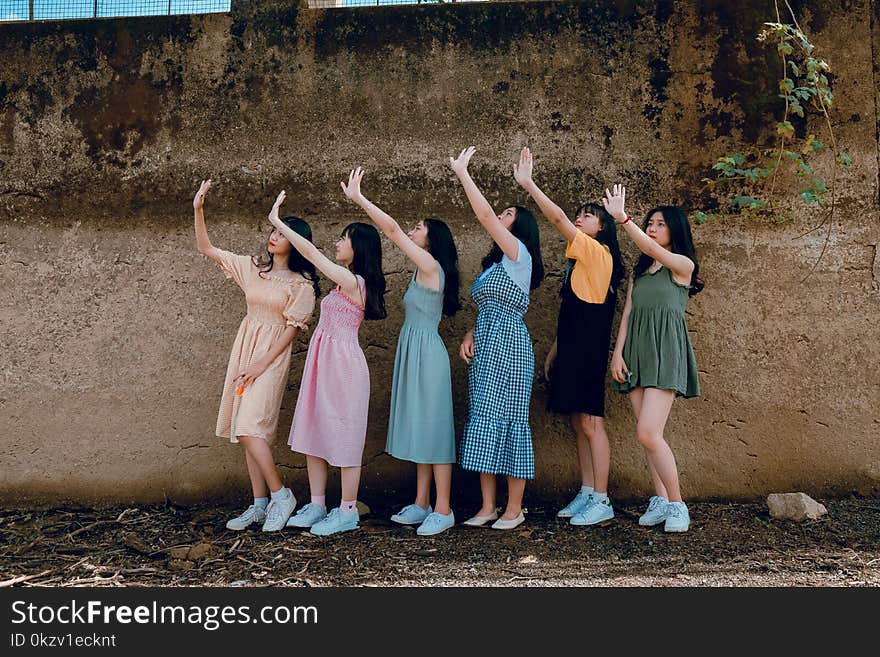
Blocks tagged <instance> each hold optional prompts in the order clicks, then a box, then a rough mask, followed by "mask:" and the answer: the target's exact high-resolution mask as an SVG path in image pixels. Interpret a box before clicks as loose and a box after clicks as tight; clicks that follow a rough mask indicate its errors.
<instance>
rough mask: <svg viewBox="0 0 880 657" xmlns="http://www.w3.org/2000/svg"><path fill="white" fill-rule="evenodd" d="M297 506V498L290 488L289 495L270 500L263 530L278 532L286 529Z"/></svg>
mask: <svg viewBox="0 0 880 657" xmlns="http://www.w3.org/2000/svg"><path fill="white" fill-rule="evenodd" d="M295 508H296V498H295V497H294V496H293V493H292V492H291V491H290V489H288V490H287V497H279V498H278V499H275V500H272V501H271V502H269V507H268V508H267V509H266V520H265V521H264V522H263V531H264V532H277V531H281V530H282V529H284V528H285V527H286V526H287V521H288V520H290V514H292V513H293V510H294V509H295Z"/></svg>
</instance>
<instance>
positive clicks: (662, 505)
mask: <svg viewBox="0 0 880 657" xmlns="http://www.w3.org/2000/svg"><path fill="white" fill-rule="evenodd" d="M667 506H669V500H667V499H666V498H665V497H660V496H658V495H654V496H653V497H651V499H650V500H649V501H648V510H647V511H645V512H644V513H643V514H642V515H641V516H640V517H639V524H640V525H641V526H642V527H653V526H654V525H659V524H660V523H661V522H666V507H667Z"/></svg>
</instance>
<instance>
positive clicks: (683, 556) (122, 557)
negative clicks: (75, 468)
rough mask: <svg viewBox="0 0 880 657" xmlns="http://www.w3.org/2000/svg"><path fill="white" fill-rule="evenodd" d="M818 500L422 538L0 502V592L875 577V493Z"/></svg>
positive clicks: (752, 582)
mask: <svg viewBox="0 0 880 657" xmlns="http://www.w3.org/2000/svg"><path fill="white" fill-rule="evenodd" d="M819 501H821V502H822V503H823V504H825V506H826V507H827V508H828V515H826V516H824V517H822V518H820V519H819V520H816V521H807V522H804V523H795V522H790V521H777V520H773V519H771V518H770V517H769V514H768V512H767V507H766V504H765V503H764V502H763V500H761V501H754V502H745V503H743V502H736V503H719V502H712V503H709V502H706V503H694V504H691V505H690V509H691V518H692V524H691V530H690V532H688V533H687V534H683V535H667V534H664V533H663V531H662V528H661V527H657V528H653V529H647V528H642V527H639V526H638V524H637V518H638V515H639V513H641V511H642V508H641V504H638V505H636V504H626V503H624V504H618V505H617V506H616V512H617V517H616V518H615V520H614V521H613V522H612V523H610V524H609V525H607V526H605V527H596V528H590V529H584V528H577V527H572V526H570V525H569V524H568V523H567V522H566V521H562V520H557V519H556V518H555V516H554V513H555V509H550V508H549V507H548V508H535V507H533V508H531V509H530V510H529V513H528V515H527V516H526V522H525V523H524V524H523V525H521V526H520V527H519V528H517V529H516V530H513V531H510V532H501V531H497V530H491V529H482V528H469V527H464V526H462V525H457V526H456V527H455V528H453V529H452V530H450V531H448V532H445V533H444V534H441V535H439V536H436V537H430V538H422V537H419V536H417V535H416V533H415V529H414V528H411V527H400V526H398V525H395V524H394V523H392V522H390V521H389V520H388V519H387V518H388V516H389V515H390V513H392V512H393V510H392V509H380V508H374V509H372V510H371V511H370V513H368V514H366V515H364V516H363V517H362V521H361V527H360V528H359V529H358V530H356V531H354V532H349V533H346V534H342V535H338V536H334V537H328V538H318V537H315V536H312V535H311V534H308V533H306V532H302V531H299V530H290V529H289V530H284V531H282V532H278V533H271V534H263V533H261V532H260V531H259V528H253V529H250V530H246V531H244V532H231V531H228V530H226V529H225V521H226V519H227V518H228V517H229V516H230V514H232V513H233V512H234V511H236V509H233V508H231V507H212V506H207V505H203V506H199V507H187V508H182V507H177V506H174V505H171V504H166V505H159V506H146V507H116V508H104V509H73V508H64V509H47V510H9V509H5V510H2V511H0V536H2V542H0V580H2V581H0V587H5V586H54V587H60V586H308V587H318V586H468V587H477V586H507V587H521V586H772V587H777V586H878V585H880V499H878V498H862V497H849V498H845V499H837V500H819ZM464 519H465V518H464V517H459V518H458V520H459V522H461V521H462V520H464Z"/></svg>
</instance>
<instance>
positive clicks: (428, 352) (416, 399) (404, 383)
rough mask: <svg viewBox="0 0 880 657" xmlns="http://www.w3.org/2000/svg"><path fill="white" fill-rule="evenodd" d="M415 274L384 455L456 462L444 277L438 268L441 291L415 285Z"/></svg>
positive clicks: (397, 356)
mask: <svg viewBox="0 0 880 657" xmlns="http://www.w3.org/2000/svg"><path fill="white" fill-rule="evenodd" d="M438 266H439V265H438ZM417 273H418V270H416V271H415V272H413V277H412V280H410V282H409V287H408V288H407V290H406V293H405V294H404V295H403V307H404V310H405V317H404V321H403V326H402V327H401V329H400V337H399V338H398V340H397V353H396V354H395V356H394V380H393V381H392V383H391V412H390V415H389V418H388V440H387V442H386V444H385V451H386V452H388V453H389V454H391V456H393V457H395V458H398V459H402V460H404V461H413V462H414V463H455V425H454V422H453V416H452V379H451V376H450V371H449V353H448V352H447V351H446V345H445V344H443V339H442V338H441V337H440V334H439V333H438V332H437V326H438V325H439V324H440V318H441V316H442V314H443V289H444V285H445V284H446V275H445V274H444V272H443V268H442V267H440V289H439V290H438V291H434V290H432V289H430V288H427V287H425V286H423V285H420V284H419V283H418V282H416V274H417Z"/></svg>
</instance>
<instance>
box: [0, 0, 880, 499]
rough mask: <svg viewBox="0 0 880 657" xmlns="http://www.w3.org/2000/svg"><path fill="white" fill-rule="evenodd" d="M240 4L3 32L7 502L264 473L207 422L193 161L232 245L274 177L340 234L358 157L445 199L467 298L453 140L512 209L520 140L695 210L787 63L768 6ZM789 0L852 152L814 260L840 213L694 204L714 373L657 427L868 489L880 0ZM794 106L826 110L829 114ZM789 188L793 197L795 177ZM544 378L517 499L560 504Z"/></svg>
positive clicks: (218, 363) (705, 482) (641, 205)
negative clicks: (344, 183)
mask: <svg viewBox="0 0 880 657" xmlns="http://www.w3.org/2000/svg"><path fill="white" fill-rule="evenodd" d="M234 4H235V6H236V9H235V11H234V12H233V13H232V14H231V15H214V16H198V17H171V18H150V19H132V20H102V21H87V22H65V23H48V24H38V25H6V26H0V289H2V295H0V313H2V314H0V317H2V331H0V354H2V360H0V373H2V378H0V383H2V387H0V427H2V429H3V431H2V434H0V441H2V449H0V474H2V477H0V498H2V499H4V500H5V501H6V502H7V503H21V502H41V501H47V500H57V499H59V498H61V499H71V500H77V501H84V502H91V501H101V500H103V501H128V500H131V501H152V500H161V499H164V498H171V499H173V500H175V501H180V502H186V501H190V500H195V499H202V498H205V497H207V496H219V495H223V494H226V495H230V496H232V495H236V496H238V495H241V494H244V493H245V491H247V485H246V474H245V469H244V465H243V462H242V455H241V452H240V449H239V448H238V447H233V446H230V445H228V444H226V443H224V441H222V440H220V439H217V438H215V437H214V436H213V428H214V422H215V418H216V412H217V405H218V396H219V389H220V385H221V383H222V378H223V372H224V370H225V366H226V360H227V356H228V349H229V346H230V344H231V342H232V339H233V337H234V333H235V330H236V326H237V325H238V322H239V321H240V319H241V316H242V315H243V312H244V301H243V298H242V296H241V294H240V292H239V291H238V289H237V288H235V287H234V285H232V284H231V283H229V282H227V281H225V279H224V278H223V276H222V275H221V274H220V273H219V272H218V271H217V270H216V268H215V267H214V266H213V265H212V263H210V262H207V261H205V260H204V259H202V258H201V257H200V256H198V255H197V254H196V252H195V249H194V239H193V235H192V217H191V204H190V202H191V197H192V194H193V193H194V192H195V190H196V188H197V186H198V181H199V180H200V179H202V178H205V177H209V176H210V177H212V178H214V179H215V180H217V181H219V182H218V184H217V186H216V188H215V190H213V191H212V192H211V195H210V198H209V200H208V203H207V217H208V222H209V229H210V232H211V235H212V238H213V239H214V242H215V243H216V244H218V245H220V246H223V247H225V248H228V249H232V250H236V251H239V252H243V253H257V252H259V251H260V250H261V249H262V248H263V245H264V241H265V235H266V234H265V232H261V226H263V225H265V222H264V217H265V214H266V212H267V211H268V209H269V207H270V205H271V202H272V200H273V198H274V196H275V194H276V193H277V191H278V190H280V189H282V188H284V189H286V190H287V191H288V198H289V201H288V203H287V206H286V207H287V209H288V210H289V211H291V212H296V213H298V214H300V215H301V216H304V217H306V218H307V219H308V220H309V221H310V222H311V224H312V226H313V229H314V233H315V240H316V242H317V243H318V244H319V245H321V246H322V247H324V248H325V251H327V252H328V253H332V251H331V250H330V247H331V244H332V242H333V240H334V239H335V237H336V236H337V235H338V233H339V231H340V229H341V228H342V227H343V226H344V225H345V224H346V223H348V222H349V221H352V220H355V219H361V218H362V217H361V215H359V214H358V212H356V211H355V208H354V206H352V205H351V204H348V203H347V202H346V201H345V199H344V198H343V197H342V195H341V193H340V190H339V182H338V181H340V180H342V179H343V178H344V177H345V174H346V173H347V172H348V170H349V168H350V167H353V166H355V165H363V166H364V167H365V168H366V169H367V171H368V174H367V178H366V182H365V191H366V192H367V193H368V194H369V196H370V197H371V198H373V199H374V200H375V201H376V202H377V203H379V204H380V205H382V206H383V207H385V208H386V209H388V210H389V211H390V212H391V213H392V214H394V215H395V216H396V217H398V218H399V219H400V220H401V221H402V222H412V221H416V220H418V219H419V218H421V217H424V216H427V215H435V216H440V217H443V218H445V219H446V220H447V221H449V222H450V224H451V225H452V227H453V229H454V231H455V234H456V237H457V241H458V245H459V248H460V251H461V257H462V268H463V279H464V284H465V287H464V289H463V297H464V298H467V297H466V294H467V286H469V285H470V282H471V281H472V280H473V278H474V276H475V275H476V274H477V273H478V271H479V260H480V258H481V256H482V255H483V254H484V252H485V251H486V249H487V248H488V246H489V241H488V237H487V236H486V235H485V234H484V233H483V232H482V230H481V229H480V228H479V226H478V225H477V222H476V220H475V219H474V218H473V216H472V214H471V213H470V211H469V209H468V207H467V205H466V201H465V198H464V195H463V193H462V191H461V189H460V187H459V186H458V185H457V184H456V183H455V182H454V177H453V176H452V174H451V172H450V171H449V170H448V167H447V165H446V162H447V157H448V156H449V155H451V154H455V153H457V152H458V150H459V149H460V148H462V147H464V146H466V145H468V144H475V145H476V146H477V147H478V152H477V154H476V156H475V158H474V161H473V166H472V172H473V173H474V176H475V178H476V180H477V181H478V183H479V184H480V185H481V186H482V187H483V188H484V189H485V190H486V193H487V196H488V198H489V199H490V201H491V202H492V203H493V204H494V205H495V206H496V207H497V208H498V209H499V210H500V209H501V208H503V207H504V206H505V205H508V204H512V203H522V202H525V200H526V199H525V197H524V195H523V194H522V193H521V191H519V190H518V189H517V188H516V186H515V184H514V182H513V180H512V177H511V175H510V165H511V163H512V161H513V159H514V157H515V155H516V153H517V152H518V149H519V147H520V146H522V145H523V144H528V145H530V146H531V147H532V149H533V150H534V152H535V153H536V156H537V172H536V179H537V180H538V181H539V184H541V185H542V186H543V187H544V188H545V189H546V190H547V192H548V193H550V195H551V196H552V197H553V198H555V199H557V200H558V201H559V202H560V203H561V204H563V205H564V206H565V207H567V208H572V207H573V206H574V205H575V204H576V203H577V202H578V201H580V200H583V199H595V198H597V197H598V196H599V194H600V192H601V190H602V189H603V188H604V187H605V186H606V185H609V184H611V183H612V182H615V181H623V182H625V183H627V185H628V190H629V198H630V199H631V203H632V208H633V210H636V211H642V212H643V211H644V210H646V209H647V208H648V207H650V206H652V205H654V204H658V203H667V202H679V203H685V204H689V205H691V206H694V207H697V206H699V204H700V202H701V197H700V193H699V191H700V187H701V183H700V179H701V178H702V177H703V176H705V175H706V173H707V168H708V165H709V164H711V162H712V161H714V159H715V158H716V157H718V156H719V155H722V154H725V153H730V152H733V151H735V150H741V149H742V148H745V147H748V146H749V145H750V144H755V143H758V144H762V143H767V141H768V139H769V138H770V137H771V136H772V127H771V126H772V125H773V121H774V119H773V115H772V111H773V110H772V107H774V106H775V103H776V99H775V97H774V95H775V94H776V93H777V92H776V88H775V87H776V83H777V78H776V71H777V70H778V61H777V60H776V59H775V58H774V55H773V49H772V48H769V47H767V46H765V45H762V44H759V43H758V42H757V41H756V40H755V38H754V36H755V34H756V33H757V32H758V30H759V28H760V24H761V22H762V21H764V20H772V18H773V17H772V15H771V14H770V12H771V11H772V6H771V7H770V8H768V6H767V5H768V4H771V5H772V3H767V2H758V1H756V0H749V1H744V2H739V3H727V2H715V1H710V0H703V2H699V3H675V6H674V7H673V3H671V2H656V3H655V2H648V1H646V0H645V1H635V0H632V1H618V2H611V1H604V0H603V1H600V2H555V3H553V2H531V3H509V4H481V5H453V6H449V5H444V6H425V7H386V8H375V9H358V10H327V11H322V10H310V9H307V8H305V7H304V6H300V5H298V4H297V3H296V2H295V1H294V0H275V1H269V0H266V1H263V2H248V3H234ZM733 5H735V7H734V6H733ZM795 6H796V8H797V11H798V16H799V21H800V22H801V25H802V26H803V27H804V29H805V30H806V31H807V32H808V33H810V35H811V37H812V39H813V41H814V42H815V43H816V45H817V47H818V48H819V52H820V54H821V56H823V57H825V58H827V59H828V60H829V62H830V64H831V66H832V69H833V71H834V89H835V93H836V97H837V99H838V103H837V106H836V107H835V108H834V111H833V121H834V128H835V131H836V135H837V139H838V140H839V141H840V142H841V144H842V147H843V148H845V149H846V150H847V151H848V152H849V153H850V154H851V155H852V158H853V167H852V169H851V170H850V171H848V172H845V173H843V174H842V178H841V180H840V181H839V201H838V206H837V210H836V213H835V216H834V219H833V224H832V227H831V232H830V237H829V238H828V248H827V251H826V252H825V254H824V256H823V257H822V260H821V262H820V264H819V265H818V267H816V270H815V271H814V272H813V273H812V275H810V276H809V277H807V274H808V273H809V271H810V270H811V268H812V267H813V265H814V263H815V262H816V260H817V258H818V257H819V254H820V252H821V250H822V248H823V244H824V242H825V239H826V238H825V233H824V231H822V230H820V231H814V232H812V233H809V234H808V235H806V236H801V234H802V233H804V232H805V231H806V230H807V229H809V228H810V227H813V226H815V225H817V224H819V223H820V222H821V221H822V214H821V213H817V212H812V213H811V212H807V211H798V212H796V213H795V217H794V219H793V220H792V221H791V222H789V223H785V224H779V225H775V224H760V225H754V224H748V223H744V222H742V221H740V220H729V221H724V222H717V223H711V224H705V225H702V226H698V227H696V228H695V238H696V241H697V246H698V249H699V255H700V258H701V267H702V272H703V276H704V278H705V280H706V289H705V291H704V292H703V293H702V294H700V295H698V296H697V297H695V298H694V299H693V300H692V302H691V305H690V307H689V310H688V322H689V326H690V330H691V335H692V338H693V341H694V346H695V349H696V354H697V360H698V363H699V366H700V370H701V381H702V386H703V396H702V397H701V398H699V399H694V400H680V401H678V402H676V404H675V407H674V409H673V412H672V416H671V418H670V421H669V424H668V427H667V436H668V438H669V439H670V441H671V442H672V444H673V446H674V448H675V450H676V455H677V458H678V461H679V465H680V469H681V475H682V484H683V490H684V492H685V495H686V496H687V497H688V498H712V497H732V498H737V497H749V496H757V495H762V494H765V493H768V492H771V491H778V490H790V489H804V490H808V491H810V492H813V493H816V494H834V493H845V492H848V491H853V490H858V491H862V492H876V491H877V488H878V485H880V484H878V482H880V453H878V448H877V439H878V433H880V417H878V412H877V408H878V401H880V375H878V367H877V364H878V362H880V346H878V345H880V340H878V337H880V333H878V329H877V320H878V317H880V313H878V311H880V292H878V282H880V258H878V257H877V243H878V237H880V208H878V146H877V134H878V112H877V106H878V83H877V79H878V66H880V59H878V56H877V55H872V53H878V52H880V9H878V3H876V2H874V1H870V2H868V1H861V2H842V3H841V2H831V1H830V0H829V1H822V2H808V3H796V4H795ZM799 129H801V130H810V131H816V132H817V133H819V134H820V136H821V132H820V131H821V130H822V125H821V124H820V123H818V122H816V123H812V122H811V123H810V124H809V125H808V126H799ZM828 164H829V163H828V162H827V161H826V162H825V163H824V164H823V165H821V166H825V167H827V166H828ZM821 166H820V168H821ZM826 170H827V169H826ZM783 186H784V187H785V189H784V190H783V192H784V194H785V195H786V196H790V195H791V193H792V192H794V191H796V190H795V188H794V187H793V186H792V185H791V184H789V183H787V182H783ZM542 228H543V229H544V230H543V233H542V243H543V250H544V258H545V261H546V263H547V268H548V277H547V279H546V280H545V282H544V283H543V285H542V286H541V287H540V289H539V290H537V292H536V293H534V295H533V300H532V307H531V310H530V311H529V314H528V316H527V323H528V325H529V328H530V331H531V332H532V336H533V339H534V343H535V351H536V356H537V359H538V362H539V363H540V362H541V361H542V360H543V357H544V355H545V354H546V351H547V349H548V347H549V345H550V343H551V341H552V340H553V334H554V330H555V318H556V311H557V307H558V296H557V291H558V286H559V281H560V275H561V273H562V269H563V262H564V257H563V246H564V244H563V241H562V239H561V238H559V237H558V236H557V235H556V234H555V233H554V232H553V231H552V230H551V229H550V228H549V226H548V225H547V224H546V223H544V224H542ZM385 246H386V249H385V266H386V271H387V274H388V282H389V287H390V291H389V293H388V296H387V303H388V307H389V311H390V312H389V316H388V319H386V320H384V321H382V322H368V323H366V324H365V325H364V327H363V329H362V333H361V340H362V344H363V346H364V348H365V352H366V355H367V359H368V361H369V364H370V368H371V374H372V377H373V381H374V386H373V390H372V397H371V406H370V429H369V434H368V439H367V447H366V452H365V455H364V463H365V468H364V473H363V478H362V481H363V491H362V494H361V497H362V498H363V499H364V500H366V501H367V502H368V503H369V502H370V500H371V499H373V500H375V499H378V498H380V497H392V496H393V497H401V498H402V497H405V496H407V495H409V494H410V491H411V490H412V487H413V485H414V472H413V470H412V468H411V467H409V466H408V465H406V464H401V463H398V462H395V461H394V460H393V459H391V458H390V457H388V456H387V455H383V454H382V449H383V447H384V435H385V430H386V417H387V406H388V401H389V396H390V377H391V371H392V365H393V363H392V361H393V355H394V348H395V344H396V337H397V332H398V329H399V326H400V323H401V321H402V313H401V309H400V306H399V299H400V297H401V294H402V291H403V289H404V286H405V284H406V282H407V280H408V276H409V267H408V264H407V262H406V261H405V259H404V258H403V257H402V256H401V254H400V253H399V252H397V251H396V250H394V248H393V246H392V245H389V244H387V243H386V245H385ZM630 246H631V245H627V247H628V251H627V253H628V257H629V261H630V262H632V261H633V256H634V252H633V251H632V249H631V248H629V247H630ZM326 287H327V286H326V282H325V288H326ZM473 317H474V308H473V304H471V303H466V304H465V310H464V311H463V312H461V313H460V314H459V315H458V316H457V317H455V318H454V319H452V320H447V321H444V323H443V324H442V329H441V330H442V335H443V337H444V338H445V339H446V342H447V345H448V347H449V350H450V353H451V354H452V355H453V361H452V362H453V377H454V379H453V382H454V389H455V395H456V413H457V417H456V421H457V424H458V425H459V427H460V426H461V425H462V424H463V421H464V416H465V413H466V402H467V400H466V394H467V392H466V372H465V368H464V365H463V364H462V363H461V362H460V361H459V360H458V358H457V356H456V354H457V348H458V341H459V339H460V336H461V335H462V334H463V332H464V331H465V329H466V328H467V326H468V325H469V324H470V323H471V322H472V320H473ZM306 346H307V342H306V339H305V338H301V339H299V340H298V341H297V343H296V345H295V357H294V361H293V366H292V368H291V376H290V382H289V389H288V394H287V395H286V397H285V401H284V406H283V409H282V417H281V422H280V427H281V430H280V431H279V440H278V442H277V444H276V456H277V460H278V462H279V464H280V465H281V468H282V473H283V474H284V476H285V478H286V479H287V480H288V482H290V483H291V484H292V485H293V487H294V489H295V490H296V491H297V492H298V493H299V492H303V493H305V489H306V479H305V470H304V459H303V458H302V457H301V456H299V455H296V454H293V453H291V452H290V451H289V450H288V449H287V446H286V444H285V443H286V441H285V440H284V439H283V437H284V436H286V429H287V427H288V426H289V422H290V418H291V414H292V409H293V405H294V404H295V400H296V394H297V390H298V384H299V375H300V372H301V367H302V359H303V356H304V354H305V350H306ZM545 402H546V390H545V389H544V388H542V387H541V386H536V388H535V392H534V397H533V404H532V421H533V426H534V430H535V451H536V460H537V472H538V477H537V479H536V481H535V482H534V483H533V484H531V485H530V486H529V488H528V494H529V495H532V496H534V499H537V498H551V497H552V498H556V499H561V496H563V495H567V494H568V491H569V490H570V489H571V488H572V486H574V485H575V484H576V483H577V468H576V463H575V452H574V446H573V442H572V438H571V435H570V431H569V429H568V427H567V425H566V422H565V421H564V420H563V419H562V418H557V417H553V416H550V415H548V414H547V413H546V412H545V410H544V407H545ZM607 422H608V427H609V431H610V436H611V443H612V478H611V482H612V483H611V493H612V495H613V496H616V497H618V498H626V497H634V496H642V495H645V494H646V493H647V492H648V485H649V480H648V477H647V473H646V471H645V465H644V458H643V455H642V452H641V448H640V447H638V445H637V443H636V441H635V437H634V424H633V420H632V417H631V413H630V410H629V406H628V402H627V400H626V399H624V398H621V397H619V396H618V395H616V394H614V393H611V392H609V408H608V419H607ZM455 486H456V489H457V495H456V498H457V500H458V503H460V504H462V505H472V503H473V502H475V501H476V498H477V490H476V487H475V478H474V476H473V475H472V474H470V473H463V472H460V471H457V472H456V476H455ZM330 490H331V494H332V495H334V496H335V495H336V491H337V489H336V487H335V480H334V481H332V482H331V489H330Z"/></svg>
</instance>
